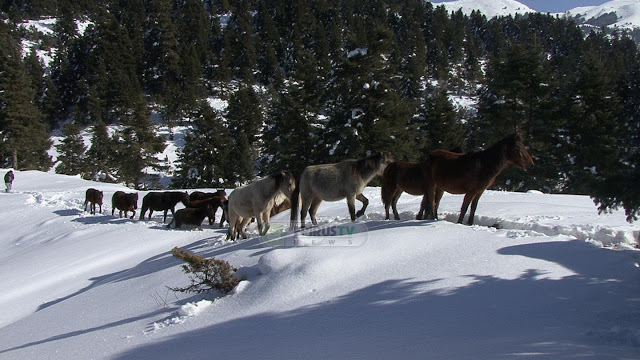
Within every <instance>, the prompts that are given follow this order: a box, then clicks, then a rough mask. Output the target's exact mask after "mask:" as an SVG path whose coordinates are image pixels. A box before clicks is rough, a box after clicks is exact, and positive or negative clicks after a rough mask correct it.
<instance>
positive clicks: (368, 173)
mask: <svg viewBox="0 0 640 360" xmlns="http://www.w3.org/2000/svg"><path fill="white" fill-rule="evenodd" d="M355 169H356V171H357V172H358V173H359V174H360V177H362V180H363V181H364V182H365V184H368V183H369V181H371V179H373V178H374V177H375V176H376V175H377V171H376V170H377V168H376V166H375V165H374V164H372V161H369V159H368V158H365V159H360V160H357V161H356V164H355Z"/></svg>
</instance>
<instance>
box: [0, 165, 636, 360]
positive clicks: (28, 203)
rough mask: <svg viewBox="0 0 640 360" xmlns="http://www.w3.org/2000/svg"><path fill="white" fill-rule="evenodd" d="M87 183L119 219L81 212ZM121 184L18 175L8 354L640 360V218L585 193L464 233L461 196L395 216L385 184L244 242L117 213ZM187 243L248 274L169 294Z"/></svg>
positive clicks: (410, 201) (520, 207) (509, 202)
mask: <svg viewBox="0 0 640 360" xmlns="http://www.w3.org/2000/svg"><path fill="white" fill-rule="evenodd" d="M5 172H6V169H0V174H4V173H5ZM89 187H95V188H98V189H101V190H103V191H104V192H105V204H104V206H103V214H96V215H90V214H88V213H84V212H83V211H82V205H83V201H84V192H85V190H86V189H87V188H89ZM117 190H124V191H133V190H130V189H126V188H124V187H123V186H121V185H117V184H105V183H94V182H90V181H85V180H82V179H80V178H79V177H71V176H64V175H58V174H54V173H42V172H37V171H16V180H15V182H14V190H13V192H11V193H4V192H2V193H0V213H1V214H2V216H0V274H1V276H0V287H1V288H2V289H3V291H2V292H1V293H0V359H16V360H21V359H142V360H145V359H149V360H150V359H210V358H214V357H220V358H242V359H246V358H260V359H289V358H305V359H327V358H341V359H342V358H367V359H390V358H425V357H426V358H432V359H470V358H474V359H521V358H534V359H567V358H589V359H621V358H627V359H631V358H636V359H637V358H640V321H639V320H640V269H639V268H638V261H639V260H638V259H639V258H640V253H639V252H638V250H637V249H636V247H635V246H636V245H637V241H638V239H639V237H640V227H639V226H638V225H637V224H629V223H627V222H626V221H625V216H624V213H623V212H621V211H614V212H613V213H610V214H602V215H598V213H597V209H596V207H595V205H594V204H593V202H592V201H591V199H589V198H588V197H586V196H576V195H550V194H543V193H541V192H539V191H530V192H527V193H509V192H494V191H488V192H486V193H485V194H484V195H483V197H482V198H481V199H480V202H479V206H478V209H477V213H476V223H477V225H474V226H466V225H460V224H455V223H453V222H452V221H451V220H455V218H456V217H457V212H458V211H459V207H460V204H461V201H462V197H461V196H459V195H448V194H445V196H444V197H443V199H442V204H441V208H440V213H441V216H440V220H439V221H416V220H413V218H414V216H415V213H416V212H417V210H418V207H419V204H420V200H421V199H420V198H419V197H415V196H409V195H407V194H404V195H403V196H402V197H401V198H400V202H399V204H398V210H399V212H400V214H401V218H402V220H400V221H385V220H384V209H383V206H382V204H381V201H380V189H379V188H375V187H369V188H367V189H366V191H365V195H366V196H367V197H368V198H369V200H370V205H369V207H368V209H367V214H366V215H365V216H364V218H362V219H360V220H358V221H357V222H355V223H351V222H350V221H349V220H348V211H347V206H346V203H345V201H338V202H325V203H323V204H322V205H321V206H320V209H319V212H318V220H319V222H320V225H318V226H317V227H311V228H309V230H308V231H305V232H302V233H291V232H290V231H288V230H287V224H288V217H289V213H288V212H285V213H283V214H279V215H277V216H275V217H274V218H273V219H272V226H271V229H270V232H269V234H268V235H267V236H265V237H258V236H257V235H256V234H257V230H256V228H255V224H254V225H251V226H250V227H249V232H250V234H252V236H253V237H251V238H249V239H248V240H243V241H238V242H235V243H234V242H228V241H225V240H224V237H225V229H219V228H217V227H215V226H208V225H205V226H204V231H196V230H168V229H166V228H165V226H164V224H163V223H162V214H161V213H158V212H156V213H155V214H154V217H153V218H152V220H143V221H139V220H137V219H133V220H130V219H120V218H118V217H117V213H116V216H115V217H114V216H111V206H110V198H111V195H112V194H113V192H115V191H117ZM145 193H146V192H139V196H140V201H141V199H142V196H144V194H145ZM179 207H181V205H179V206H178V208H179ZM137 214H139V212H138V213H137ZM219 215H220V214H219V213H218V216H219ZM167 221H169V219H167ZM334 235H336V236H334ZM175 246H178V247H181V248H184V249H187V250H189V251H191V252H194V253H196V254H199V255H202V256H206V257H215V258H218V259H223V260H227V261H229V262H230V263H231V264H232V265H233V266H235V267H237V268H238V273H239V274H241V276H242V277H243V278H245V280H244V281H242V282H241V283H240V284H239V285H238V287H237V288H236V289H234V291H232V292H231V293H230V294H228V295H226V296H222V295H221V294H209V295H190V294H183V293H174V292H172V291H169V290H168V289H167V286H170V287H176V286H184V285H186V284H187V283H188V281H189V280H188V278H187V275H186V274H184V273H183V272H182V269H181V262H180V261H179V260H177V259H174V258H173V257H172V256H171V254H170V250H171V249H172V248H173V247H175Z"/></svg>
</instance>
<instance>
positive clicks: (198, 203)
mask: <svg viewBox="0 0 640 360" xmlns="http://www.w3.org/2000/svg"><path fill="white" fill-rule="evenodd" d="M226 200H227V197H226V196H220V195H215V196H211V197H208V198H205V199H201V200H191V201H189V205H187V207H188V208H200V207H206V206H209V207H210V208H211V211H210V212H209V213H208V217H209V225H213V223H214V222H215V221H216V212H217V211H218V208H221V209H223V208H222V204H223V203H224V202H225V201H226ZM224 221H225V215H224V209H223V210H222V216H221V217H220V227H222V224H223V223H224Z"/></svg>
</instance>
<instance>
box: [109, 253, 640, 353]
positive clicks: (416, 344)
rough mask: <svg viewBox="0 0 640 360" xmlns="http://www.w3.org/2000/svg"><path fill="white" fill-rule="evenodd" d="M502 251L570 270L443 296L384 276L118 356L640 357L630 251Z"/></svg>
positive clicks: (480, 282) (483, 283) (528, 274)
mask: <svg viewBox="0 0 640 360" xmlns="http://www.w3.org/2000/svg"><path fill="white" fill-rule="evenodd" d="M499 254H501V255H503V256H524V257H529V258H535V259H540V260H544V261H549V262H554V263H557V264H559V265H561V266H563V267H566V268H567V269H570V270H572V271H573V272H574V273H575V274H574V275H571V276H566V277H563V278H561V279H553V278H549V277H547V276H545V274H544V273H543V272H541V271H540V270H538V269H529V270H526V271H525V272H524V273H523V274H521V276H519V277H518V278H515V279H502V278H498V277H494V276H486V275H480V274H468V275H467V277H468V278H470V279H471V280H472V281H471V282H470V283H469V285H467V286H463V287H460V288H447V289H446V291H444V290H442V289H434V287H433V285H434V284H436V285H437V283H438V282H439V281H440V280H432V281H415V280H412V279H395V280H385V281H381V282H379V283H377V284H373V285H371V286H368V287H365V288H362V289H358V290H355V291H353V292H351V293H348V294H345V295H344V296H340V297H337V298H335V299H333V300H330V301H327V302H324V303H320V304H316V305H313V306H303V307H300V308H298V309H295V310H291V311H282V312H265V313H259V314H256V315H251V316H246V317H242V318H236V319H233V320H230V321H226V322H222V323H218V324H214V325H211V326H209V327H206V328H202V329H199V330H197V331H192V332H189V333H183V334H178V335H175V336H171V337H169V338H166V339H164V340H163V341H159V342H154V343H153V344H148V345H144V346H141V347H137V348H135V349H131V350H128V351H126V352H124V353H122V354H120V355H119V356H117V357H116V359H123V360H124V359H157V358H181V357H182V356H184V354H185V353H184V351H185V349H189V358H190V359H208V358H211V356H214V355H215V356H216V357H221V358H224V357H232V358H261V359H284V358H305V359H326V358H359V357H362V356H366V357H367V358H374V359H375V358H380V359H388V358H431V359H469V358H482V357H484V356H486V357H487V358H492V359H521V358H523V357H531V356H533V357H534V358H536V359H574V358H576V357H580V358H587V359H616V358H620V357H637V356H638V355H639V354H640V339H639V338H638V337H637V336H633V335H631V336H630V335H629V334H636V333H637V331H638V330H640V329H639V328H640V326H639V325H638V324H640V302H639V301H637V300H638V298H639V297H640V281H639V280H640V272H638V271H637V269H636V268H635V265H634V259H633V257H634V256H635V253H634V252H626V251H610V250H606V249H602V248H598V247H595V246H592V245H590V244H588V243H585V242H582V241H577V240H576V241H569V242H548V243H539V244H529V245H517V246H510V247H505V248H503V249H501V250H500V251H499ZM594 260H597V261H594ZM309 286H313V284H309ZM249 290H250V289H245V290H244V292H246V291H249ZM242 294H243V293H242V292H241V293H239V294H237V295H231V297H233V296H239V297H242ZM227 301H233V299H228V300H227ZM212 311H215V310H212ZM213 316H215V315H213ZM634 331H635V332H634ZM203 344H206V346H205V345H203Z"/></svg>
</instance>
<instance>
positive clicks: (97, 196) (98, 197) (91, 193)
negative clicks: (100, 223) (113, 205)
mask: <svg viewBox="0 0 640 360" xmlns="http://www.w3.org/2000/svg"><path fill="white" fill-rule="evenodd" d="M103 195H104V194H103V193H102V191H100V190H98V189H94V188H89V189H87V192H86V193H85V200H84V201H85V203H86V202H92V203H96V204H99V205H102V198H103Z"/></svg>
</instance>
